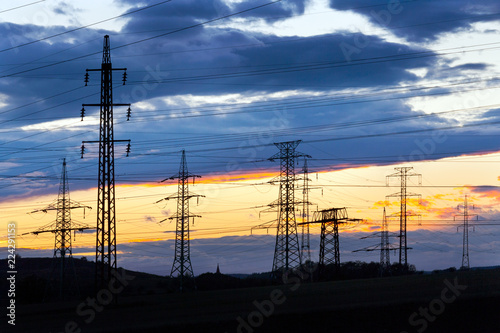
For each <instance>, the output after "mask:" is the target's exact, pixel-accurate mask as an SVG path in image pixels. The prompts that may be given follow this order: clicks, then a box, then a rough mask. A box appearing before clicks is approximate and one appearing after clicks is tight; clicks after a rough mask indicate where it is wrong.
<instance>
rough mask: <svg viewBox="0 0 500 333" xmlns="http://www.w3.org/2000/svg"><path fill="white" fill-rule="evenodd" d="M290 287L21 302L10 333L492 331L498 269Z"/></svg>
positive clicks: (496, 326)
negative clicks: (109, 299) (94, 302)
mask: <svg viewBox="0 0 500 333" xmlns="http://www.w3.org/2000/svg"><path fill="white" fill-rule="evenodd" d="M290 282H291V283H290V284H287V285H280V286H266V287H257V288H243V289H229V290H216V291H190V292H186V293H183V294H181V293H169V294H167V293H164V294H151V295H148V294H143V295H119V302H118V304H114V303H113V302H111V303H110V304H105V305H102V304H101V303H99V302H100V301H99V300H98V301H97V305H95V307H94V308H93V307H92V306H90V305H89V304H90V303H88V300H85V299H82V300H81V301H79V302H68V303H50V304H29V305H23V306H19V307H18V309H17V318H16V320H17V325H16V328H17V330H16V332H37V333H41V332H93V333H98V332H123V333H125V332H220V333H224V332H228V333H229V332H245V333H249V332H256V333H258V332H424V331H425V332H500V316H499V315H498V311H499V308H500V307H499V304H500V270H498V269H489V270H472V271H456V272H446V273H439V274H425V275H412V276H399V277H387V278H377V279H364V280H350V281H335V282H321V283H308V282H306V281H303V280H301V279H300V278H297V279H293V280H291V281H290ZM125 288H126V287H125ZM109 294H110V293H102V294H101V301H102V303H106V302H107V299H106V297H107V296H109ZM93 309H96V310H93ZM86 321H87V322H86Z"/></svg>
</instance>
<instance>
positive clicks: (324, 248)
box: [300, 207, 361, 269]
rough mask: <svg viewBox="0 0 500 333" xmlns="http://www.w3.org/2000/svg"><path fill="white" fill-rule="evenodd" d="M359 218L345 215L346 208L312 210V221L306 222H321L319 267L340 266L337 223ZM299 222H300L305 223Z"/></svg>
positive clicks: (357, 220) (356, 220)
mask: <svg viewBox="0 0 500 333" xmlns="http://www.w3.org/2000/svg"><path fill="white" fill-rule="evenodd" d="M359 221H361V220H360V219H353V218H349V217H348V216H347V210H346V208H345V207H344V208H329V209H323V210H320V211H317V212H314V215H313V221H310V222H305V223H307V224H318V223H319V224H321V238H320V243H319V267H320V269H322V268H324V267H325V266H326V265H329V264H333V265H334V266H335V267H337V268H338V267H340V242H339V225H341V224H349V223H357V222H359ZM305 223H300V224H305Z"/></svg>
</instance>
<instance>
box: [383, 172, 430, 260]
mask: <svg viewBox="0 0 500 333" xmlns="http://www.w3.org/2000/svg"><path fill="white" fill-rule="evenodd" d="M394 169H395V170H397V172H396V173H394V174H391V175H389V176H387V185H388V184H389V179H390V178H393V177H396V178H399V179H400V186H401V191H400V192H399V193H394V194H391V195H388V196H387V197H397V198H399V199H400V212H399V264H400V265H404V267H408V242H407V238H406V226H407V222H408V217H409V216H411V214H410V213H409V212H408V211H407V205H408V198H409V197H420V194H415V193H409V192H408V191H407V183H408V178H410V177H415V176H416V177H418V180H419V185H420V184H421V183H422V178H421V177H422V175H420V174H417V173H415V172H412V171H411V170H412V169H413V167H399V168H394Z"/></svg>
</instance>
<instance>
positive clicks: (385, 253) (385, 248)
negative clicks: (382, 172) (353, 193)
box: [353, 207, 397, 275]
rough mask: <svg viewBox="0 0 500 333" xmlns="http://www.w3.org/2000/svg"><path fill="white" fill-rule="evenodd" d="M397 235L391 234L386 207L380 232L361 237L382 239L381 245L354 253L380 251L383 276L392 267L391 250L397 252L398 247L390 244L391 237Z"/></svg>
mask: <svg viewBox="0 0 500 333" xmlns="http://www.w3.org/2000/svg"><path fill="white" fill-rule="evenodd" d="M396 236H397V234H395V233H390V232H389V222H388V219H387V215H386V212H385V207H384V215H383V219H382V224H381V228H380V231H379V232H375V233H373V234H371V235H369V236H365V237H361V238H360V239H367V238H375V237H380V244H377V245H373V246H369V247H365V248H362V249H359V250H354V251H353V252H361V251H367V252H370V251H378V250H380V274H381V275H383V273H384V272H386V271H388V270H389V268H390V266H391V256H390V250H396V249H397V247H396V246H394V245H393V244H391V243H390V241H389V238H390V237H396Z"/></svg>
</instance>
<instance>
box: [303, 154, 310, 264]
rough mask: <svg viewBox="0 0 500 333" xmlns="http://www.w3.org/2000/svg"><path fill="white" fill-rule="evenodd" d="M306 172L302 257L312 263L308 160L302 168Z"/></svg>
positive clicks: (305, 160) (304, 260)
mask: <svg viewBox="0 0 500 333" xmlns="http://www.w3.org/2000/svg"><path fill="white" fill-rule="evenodd" d="M302 171H303V172H304V179H303V181H304V183H303V186H302V197H303V198H302V223H304V224H302V245H301V250H302V251H301V252H302V253H301V256H302V261H303V262H304V263H305V262H309V261H311V241H310V232H309V223H307V222H308V221H309V206H310V205H311V203H310V202H309V190H310V189H309V180H310V179H309V168H308V167H307V159H304V167H303V168H302Z"/></svg>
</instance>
